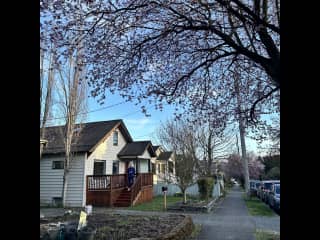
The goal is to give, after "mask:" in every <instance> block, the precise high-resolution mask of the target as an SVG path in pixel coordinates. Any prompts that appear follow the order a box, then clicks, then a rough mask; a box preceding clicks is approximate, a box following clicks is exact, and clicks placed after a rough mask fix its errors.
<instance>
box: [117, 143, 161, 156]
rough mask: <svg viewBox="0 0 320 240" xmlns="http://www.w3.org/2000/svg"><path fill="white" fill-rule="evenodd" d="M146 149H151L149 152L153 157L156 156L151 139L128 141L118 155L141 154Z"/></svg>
mask: <svg viewBox="0 0 320 240" xmlns="http://www.w3.org/2000/svg"><path fill="white" fill-rule="evenodd" d="M146 149H148V150H149V153H150V155H151V156H152V157H154V156H155V154H154V150H153V148H152V144H151V142H150V141H137V142H131V143H128V144H127V145H126V146H124V148H123V149H121V151H120V152H119V154H118V156H119V157H125V156H140V155H142V154H143V153H144V152H145V150H146Z"/></svg>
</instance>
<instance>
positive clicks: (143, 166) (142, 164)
mask: <svg viewBox="0 0 320 240" xmlns="http://www.w3.org/2000/svg"><path fill="white" fill-rule="evenodd" d="M139 158H147V159H150V160H151V156H150V153H149V151H148V150H145V151H144V153H143V154H142V155H140V156H139ZM140 172H141V173H148V160H140Z"/></svg>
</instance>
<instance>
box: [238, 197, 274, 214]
mask: <svg viewBox="0 0 320 240" xmlns="http://www.w3.org/2000/svg"><path fill="white" fill-rule="evenodd" d="M244 200H245V202H246V204H247V207H248V210H249V213H250V215H253V216H269V217H272V216H275V213H274V212H273V211H272V209H270V208H269V206H268V205H266V204H265V203H264V202H262V201H261V200H260V199H259V198H257V197H252V198H247V197H246V196H244Z"/></svg>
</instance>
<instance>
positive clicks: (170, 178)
mask: <svg viewBox="0 0 320 240" xmlns="http://www.w3.org/2000/svg"><path fill="white" fill-rule="evenodd" d="M153 149H154V152H155V155H156V157H154V158H152V159H151V162H152V173H153V184H157V183H163V182H170V183H175V182H176V177H175V176H176V170H175V156H174V153H173V152H171V151H170V152H169V151H165V149H163V148H162V147H161V146H153Z"/></svg>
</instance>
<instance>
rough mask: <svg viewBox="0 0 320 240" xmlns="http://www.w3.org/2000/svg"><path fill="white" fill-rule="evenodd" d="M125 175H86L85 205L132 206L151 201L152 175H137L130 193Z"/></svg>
mask: <svg viewBox="0 0 320 240" xmlns="http://www.w3.org/2000/svg"><path fill="white" fill-rule="evenodd" d="M127 180H128V178H127V174H117V175H88V176H87V179H86V204H87V205H93V206H103V207H113V206H118V207H126V206H134V205H135V204H137V203H142V202H146V201H150V200H152V196H153V191H152V189H153V175H152V173H138V174H137V176H136V179H135V181H134V183H133V185H132V186H131V188H130V191H128V190H127V185H128V182H127Z"/></svg>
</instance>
